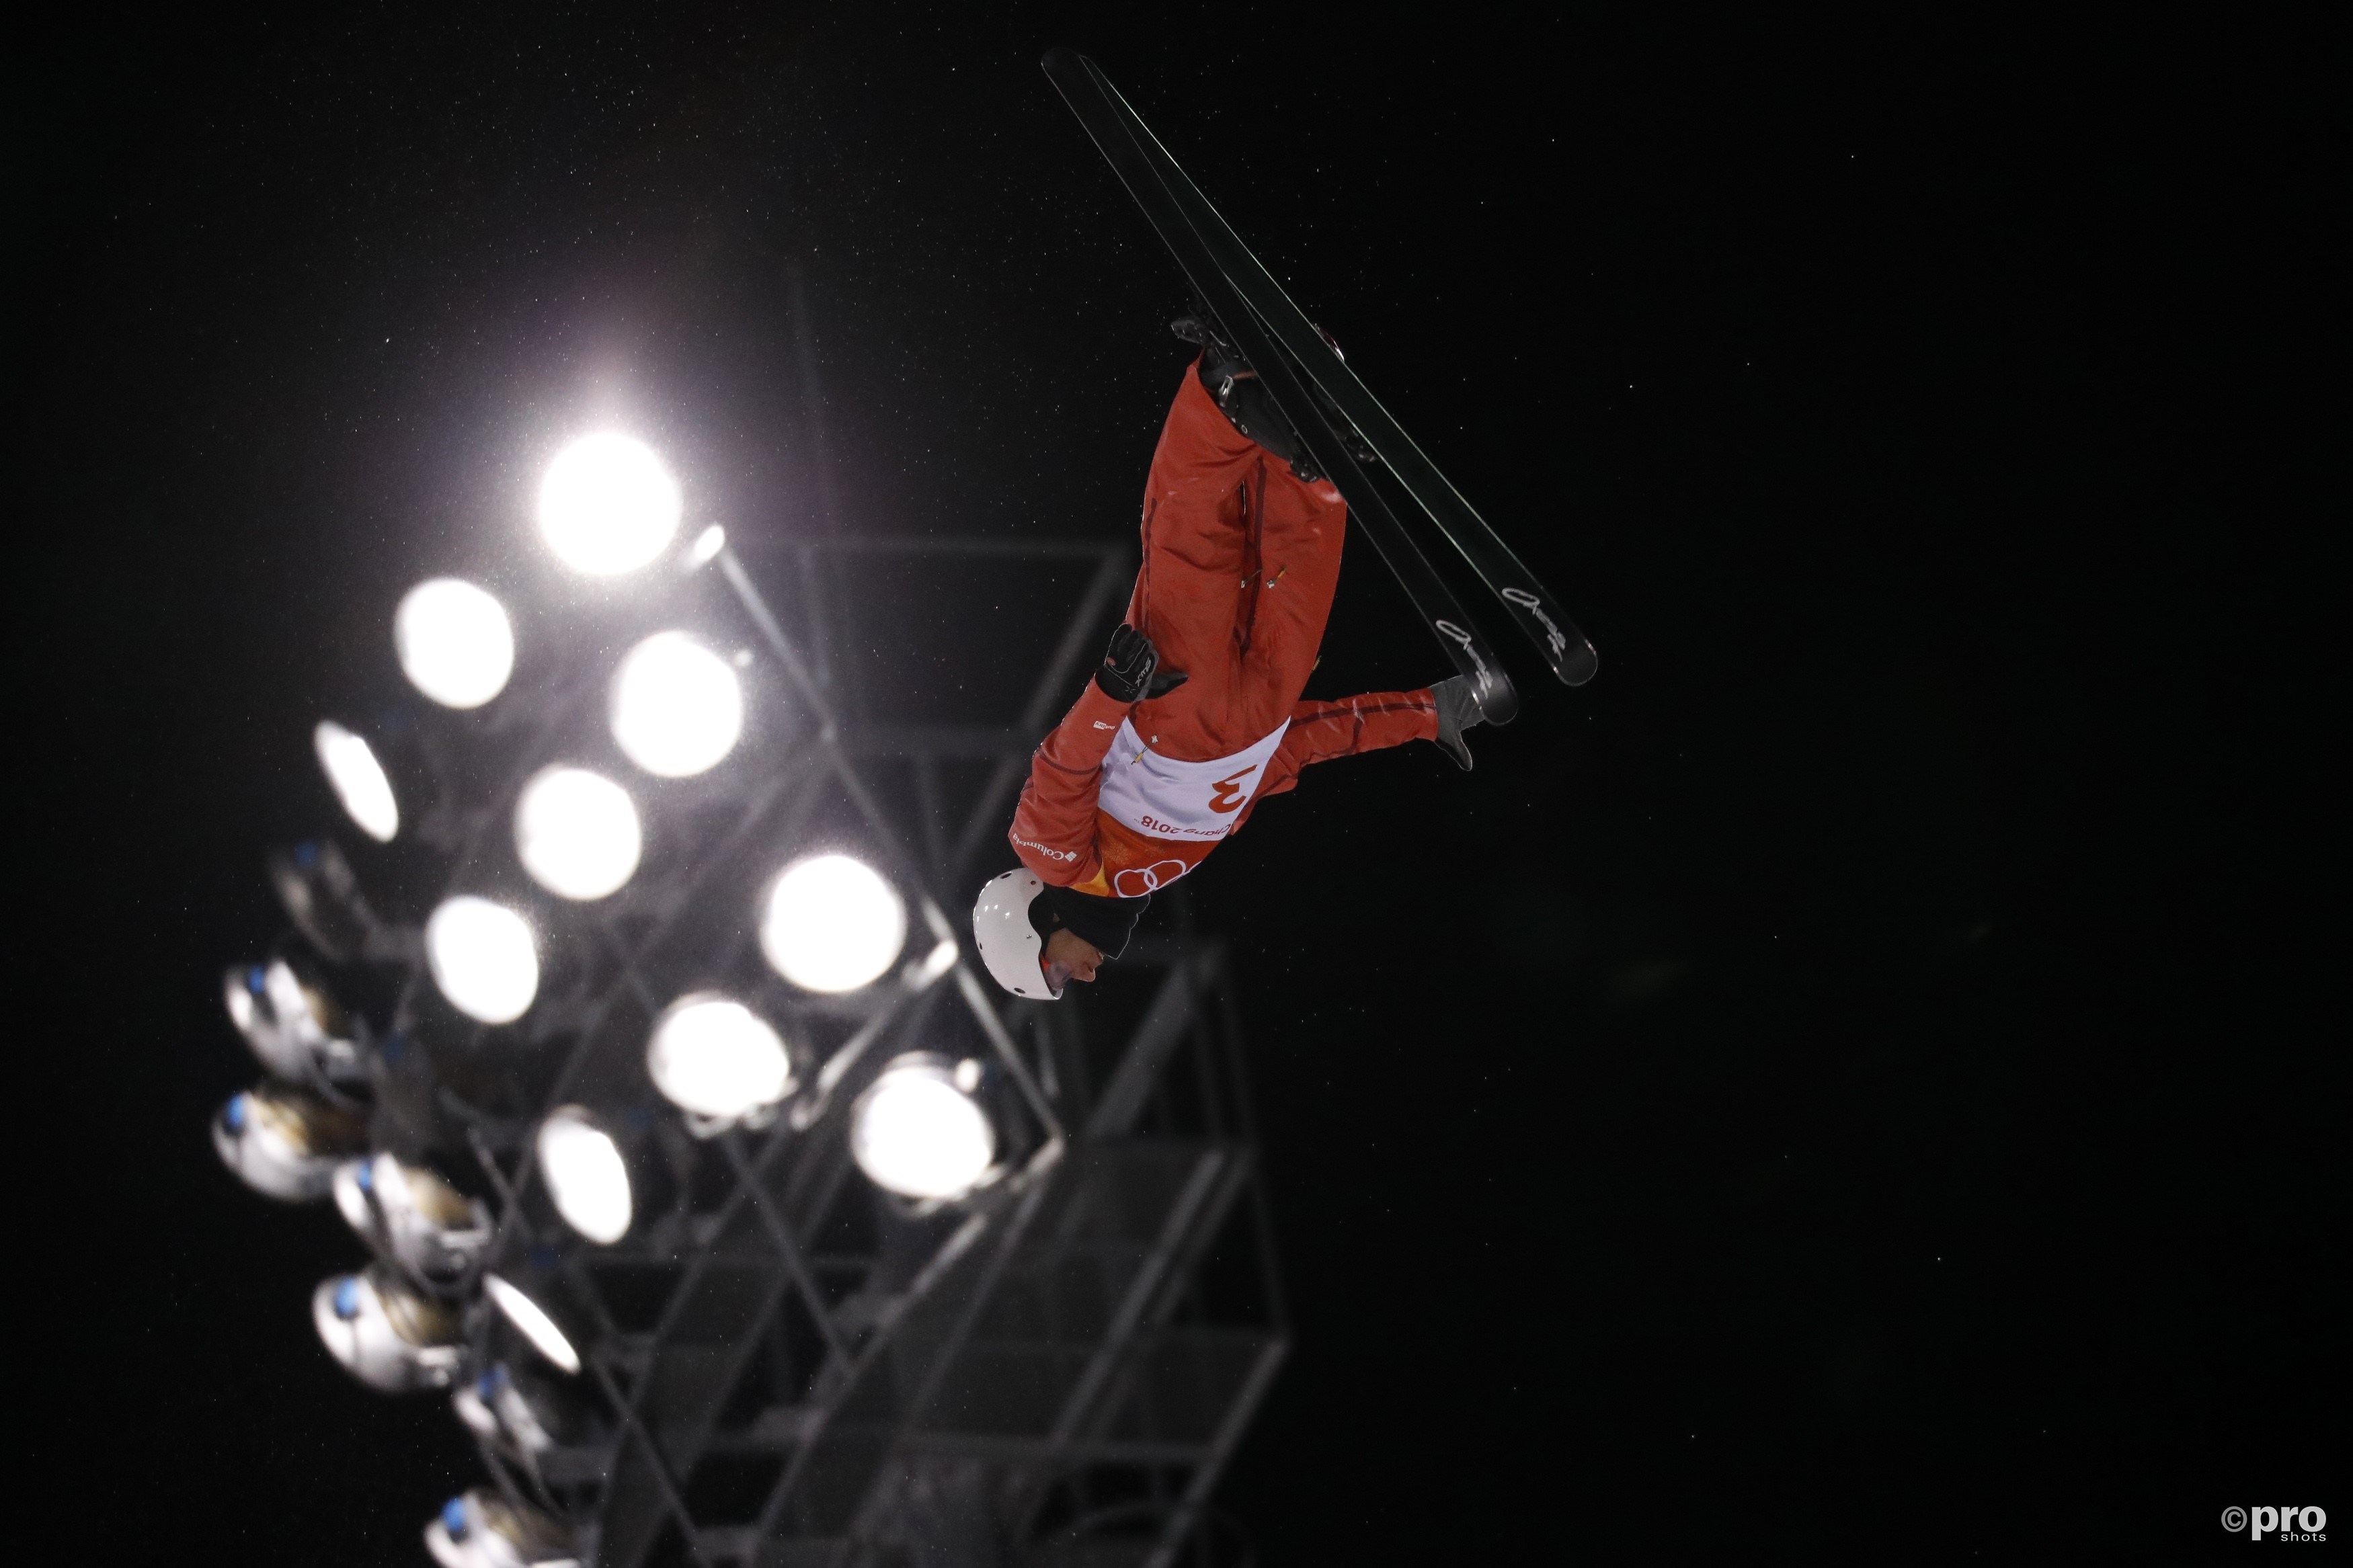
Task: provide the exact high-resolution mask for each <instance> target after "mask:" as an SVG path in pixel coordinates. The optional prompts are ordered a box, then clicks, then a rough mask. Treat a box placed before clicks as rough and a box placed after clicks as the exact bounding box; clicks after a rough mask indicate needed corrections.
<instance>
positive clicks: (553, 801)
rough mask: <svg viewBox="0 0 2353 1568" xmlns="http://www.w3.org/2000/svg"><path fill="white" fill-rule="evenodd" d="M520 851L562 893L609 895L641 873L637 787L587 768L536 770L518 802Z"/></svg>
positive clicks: (541, 879) (537, 878)
mask: <svg viewBox="0 0 2353 1568" xmlns="http://www.w3.org/2000/svg"><path fill="white" fill-rule="evenodd" d="M514 835H515V854H516V856H517V858H520V859H521V860H522V868H523V869H524V870H526V871H528V872H530V873H531V879H532V880H533V881H534V882H537V883H538V884H539V885H540V886H541V887H543V888H545V889H547V890H548V891H549V892H551V893H554V895H555V896H556V897H558V898H562V899H578V900H589V899H601V898H604V897H606V896H607V894H610V893H613V892H616V891H617V890H618V889H620V887H621V885H622V884H623V883H625V882H627V881H628V879H630V877H632V876H633V875H635V874H636V872H637V869H638V855H639V853H640V852H641V851H642V850H643V848H644V844H645V839H644V834H643V831H642V830H641V829H640V828H639V827H638V808H637V805H636V803H635V802H633V801H631V800H630V799H629V792H628V791H627V790H625V789H623V788H622V787H621V786H620V785H619V784H615V783H614V782H613V781H612V780H610V779H608V778H607V777H605V776H604V775H603V774H602V773H590V772H589V771H588V770H587V769H586V768H574V767H551V768H544V769H542V770H541V771H540V772H539V773H536V774H534V775H533V778H532V780H531V782H530V783H529V784H524V785H523V786H522V795H521V796H520V797H519V798H518V799H517V800H516V802H515V819H514Z"/></svg>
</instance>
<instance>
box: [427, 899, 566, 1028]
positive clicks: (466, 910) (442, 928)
mask: <svg viewBox="0 0 2353 1568" xmlns="http://www.w3.org/2000/svg"><path fill="white" fill-rule="evenodd" d="M425 962H426V966H427V968H429V969H430V970H431V971H432V972H433V984H436V985H438V986H439V987H440V989H441V994H442V995H444V996H446V997H448V999H449V1005H451V1006H453V1007H455V1008H457V1009H458V1011H459V1012H460V1013H463V1014H465V1015H466V1016H468V1017H470V1018H474V1019H478V1020H480V1022H482V1023H485V1024H512V1023H513V1022H514V1021H515V1020H516V1019H517V1018H520V1017H522V1016H523V1014H525V1013H526V1012H528V1011H530V1010H531V1004H532V999H533V997H534V996H536V995H538V994H539V951H538V948H537V945H536V944H535V943H534V942H533V939H532V934H531V926H530V925H529V923H527V922H526V921H524V920H523V918H522V916H521V915H519V914H517V913H515V911H514V910H511V909H509V908H507V907H506V906H505V905H504V904H494V903H492V902H491V900H488V899H478V898H476V897H474V896H473V895H472V894H470V893H461V894H459V896H458V897H456V898H454V899H445V900H442V903H441V905H440V907H439V908H438V909H436V910H434V911H433V913H432V916H431V917H430V918H429V919H427V921H426V922H425Z"/></svg>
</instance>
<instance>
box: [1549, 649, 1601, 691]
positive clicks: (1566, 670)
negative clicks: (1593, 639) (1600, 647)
mask: <svg viewBox="0 0 2353 1568" xmlns="http://www.w3.org/2000/svg"><path fill="white" fill-rule="evenodd" d="M1599 668H1601V656H1600V655H1599V654H1598V653H1596V652H1594V651H1593V645H1592V644H1591V643H1589V642H1579V643H1578V644H1577V647H1573V648H1571V649H1569V650H1568V651H1567V653H1565V654H1563V655H1561V657H1560V663H1558V664H1557V665H1556V666H1554V667H1553V673H1554V674H1556V675H1557V676H1559V677H1560V683H1561V684H1562V685H1563V686H1582V685H1584V684H1585V683H1586V682H1587V681H1588V680H1590V679H1593V672H1594V671H1595V670H1597V669H1599Z"/></svg>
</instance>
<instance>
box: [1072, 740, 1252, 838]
mask: <svg viewBox="0 0 2353 1568" xmlns="http://www.w3.org/2000/svg"><path fill="white" fill-rule="evenodd" d="M1290 728H1291V721H1290V720H1288V719H1285V720H1284V721H1282V723H1280V724H1278V725H1276V726H1275V730H1274V733H1272V734H1271V735H1269V736H1267V737H1265V738H1264V739H1263V740H1261V741H1260V742H1258V743H1257V744H1255V745H1253V746H1250V747H1249V748H1248V749H1246V750H1243V751H1240V752H1235V753H1234V754H1233V755H1232V756H1230V757H1219V758H1218V759H1217V760H1216V761H1215V762H1208V763H1180V762H1176V761H1175V760H1173V759H1171V758H1168V757H1164V756H1162V755H1160V754H1159V753H1158V752H1155V751H1154V750H1152V748H1150V747H1149V746H1147V745H1145V743H1144V741H1143V739H1142V737H1140V736H1138V735H1137V734H1136V732H1135V726H1134V724H1132V723H1130V722H1128V721H1126V720H1124V719H1123V720H1122V721H1120V726H1119V733H1118V734H1117V735H1116V736H1114V737H1113V740H1112V743H1111V754H1110V755H1108V756H1106V757H1104V758H1103V793H1102V794H1101V795H1098V796H1097V797H1096V804H1097V805H1099V806H1100V807H1102V809H1103V811H1105V812H1107V813H1108V814H1109V815H1110V816H1111V817H1112V820H1113V821H1114V822H1123V823H1125V824H1126V825H1127V826H1130V827H1133V828H1134V829H1135V830H1136V831H1137V832H1138V833H1142V834H1146V835H1149V836H1150V837H1154V838H1181V839H1195V840H1198V839H1205V838H1223V837H1225V836H1226V835H1227V834H1229V833H1230V832H1232V831H1233V828H1234V819H1235V818H1236V817H1237V816H1240V815H1241V809H1242V807H1243V806H1245V805H1249V804H1250V797H1251V796H1253V795H1257V794H1258V786H1259V785H1260V784H1263V783H1264V782H1265V781H1266V763H1267V759H1268V758H1270V757H1271V756H1273V755H1274V749H1275V748H1276V747H1277V746H1280V745H1282V733H1283V731H1286V730H1288V729H1290Z"/></svg>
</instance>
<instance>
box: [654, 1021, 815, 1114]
mask: <svg viewBox="0 0 2353 1568" xmlns="http://www.w3.org/2000/svg"><path fill="white" fill-rule="evenodd" d="M646 1071H647V1072H649V1074H651V1075H652V1077H653V1080H654V1087H655V1088H656V1089H660V1090H661V1092H662V1095H663V1098H665V1099H667V1100H669V1101H670V1103H671V1104H673V1105H675V1106H677V1107H678V1108H679V1109H680V1110H688V1111H691V1112H693V1113H694V1114H695V1115H697V1116H710V1117H716V1118H721V1119H724V1120H727V1121H733V1120H734V1119H735V1118H737V1117H740V1116H746V1115H749V1114H750V1113H751V1112H753V1111H754V1110H759V1109H761V1108H762V1107H764V1106H769V1105H774V1104H776V1101H778V1100H782V1099H784V1098H785V1095H786V1092H787V1091H788V1090H790V1089H791V1088H792V1086H793V1067H792V1061H791V1058H788V1057H786V1054H785V1042H784V1041H783V1040H781V1039H779V1038H777V1037H776V1030H774V1029H772V1028H770V1027H769V1026H767V1024H766V1022H765V1020H763V1019H762V1018H761V1017H760V1016H759V1015H758V1014H756V1013H754V1012H753V1011H752V1010H751V1009H750V1008H749V1007H746V1006H744V1005H743V1004H742V1003H741V1002H731V1001H729V1000H728V999H727V998H726V997H724V996H718V995H712V994H709V993H707V992H706V993H704V994H700V995H694V996H684V997H681V998H680V999H679V1000H678V1001H676V1002H673V1003H671V1004H670V1007H669V1008H668V1010H666V1011H665V1012H664V1013H663V1014H662V1016H661V1017H660V1018H659V1020H658V1021H657V1022H656V1023H655V1025H654V1032H653V1037H652V1038H651V1039H649V1040H648V1041H647V1042H646Z"/></svg>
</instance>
